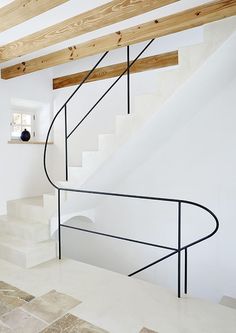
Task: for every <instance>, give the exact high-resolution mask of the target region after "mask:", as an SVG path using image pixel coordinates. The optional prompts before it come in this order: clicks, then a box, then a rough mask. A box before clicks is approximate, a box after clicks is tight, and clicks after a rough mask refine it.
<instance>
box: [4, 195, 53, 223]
mask: <svg viewBox="0 0 236 333" xmlns="http://www.w3.org/2000/svg"><path fill="white" fill-rule="evenodd" d="M7 215H8V216H11V217H16V218H19V219H22V220H31V221H32V222H33V221H34V222H40V223H48V219H49V215H50V214H49V212H47V210H46V209H45V208H44V205H43V196H41V197H32V198H23V199H18V200H11V201H8V202H7Z"/></svg>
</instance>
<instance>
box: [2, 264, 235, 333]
mask: <svg viewBox="0 0 236 333" xmlns="http://www.w3.org/2000/svg"><path fill="white" fill-rule="evenodd" d="M0 281H4V282H5V283H1V284H0V296H2V298H1V297H0V299H1V301H0V304H1V306H0V309H1V310H0V311H1V313H0V320H1V325H0V333H1V332H4V333H8V332H9V333H12V332H17V333H19V332H22V333H31V332H32V333H38V332H44V333H45V332H46V333H47V332H49V333H81V332H82V333H105V332H109V333H139V332H140V333H156V332H158V333H235V332H236V310H235V309H231V308H228V307H226V306H222V305H219V304H214V303H212V302H208V301H205V300H201V299H197V298H193V297H191V296H188V297H186V296H184V297H182V298H181V299H178V298H177V296H176V294H175V292H172V291H171V290H168V289H165V288H163V287H161V286H158V285H154V284H151V283H147V282H145V281H142V280H139V279H136V278H128V277H126V276H124V275H121V274H118V273H115V272H111V271H108V270H105V269H101V268H98V267H95V266H91V265H87V264H84V263H81V262H77V261H74V260H70V259H63V260H61V261H58V260H52V261H50V262H47V263H45V264H42V265H40V266H37V267H34V268H32V269H23V268H20V267H17V266H15V265H11V264H9V263H7V262H6V261H3V260H0ZM6 283H7V284H6ZM12 286H15V287H17V288H14V287H12ZM22 291H24V292H22ZM9 293H10V294H12V296H13V295H15V298H14V297H13V298H12V302H10V301H9V298H5V297H6V296H7V295H8V296H9ZM4 299H7V302H5V301H4ZM48 312H49V313H48ZM43 325H44V326H43ZM30 327H31V328H32V329H33V331H32V329H31V331H30ZM145 327H146V328H145Z"/></svg>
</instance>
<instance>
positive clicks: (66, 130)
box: [65, 104, 68, 181]
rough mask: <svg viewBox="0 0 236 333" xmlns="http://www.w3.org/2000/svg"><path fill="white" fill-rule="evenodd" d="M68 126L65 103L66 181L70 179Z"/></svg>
mask: <svg viewBox="0 0 236 333" xmlns="http://www.w3.org/2000/svg"><path fill="white" fill-rule="evenodd" d="M67 136H68V128H67V104H66V105H65V171H66V181H68V138H67Z"/></svg>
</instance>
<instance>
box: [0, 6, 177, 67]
mask: <svg viewBox="0 0 236 333" xmlns="http://www.w3.org/2000/svg"><path fill="white" fill-rule="evenodd" d="M178 1H179V0H113V1H110V2H108V3H106V4H104V5H102V6H99V7H97V8H94V9H92V10H89V11H87V12H85V13H82V14H79V15H77V16H74V17H72V18H69V19H67V20H65V21H63V22H60V23H58V24H55V25H53V26H51V27H49V28H46V29H43V30H41V31H38V32H36V33H33V34H31V35H29V36H26V37H23V38H21V39H19V40H16V41H14V42H11V43H9V44H7V45H4V46H2V47H0V62H4V61H8V60H11V59H14V58H16V57H20V56H23V55H25V54H29V53H31V52H35V51H38V50H40V49H43V48H46V47H48V46H51V45H54V44H57V43H60V42H63V41H65V40H68V39H71V38H74V37H78V36H80V35H82V34H85V33H88V32H91V31H94V30H97V29H100V28H103V27H106V26H108V25H111V24H114V23H117V22H120V21H123V20H126V19H129V18H132V17H134V16H137V15H140V14H144V13H146V12H149V11H152V10H154V9H157V8H160V7H163V6H166V5H169V4H171V3H174V2H178ZM21 2H22V1H21ZM24 2H25V1H24ZM31 2H33V1H31ZM41 2H43V1H42V0H41ZM47 2H48V3H51V0H50V1H47ZM52 2H53V1H52ZM54 2H55V1H54Z"/></svg>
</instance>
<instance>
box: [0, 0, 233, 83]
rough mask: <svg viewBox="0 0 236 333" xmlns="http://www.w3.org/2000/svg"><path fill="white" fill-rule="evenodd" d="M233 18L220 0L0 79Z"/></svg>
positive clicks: (13, 69) (228, 0) (9, 71)
mask: <svg viewBox="0 0 236 333" xmlns="http://www.w3.org/2000/svg"><path fill="white" fill-rule="evenodd" d="M233 15H236V0H220V1H213V2H210V3H207V4H205V5H201V6H197V7H194V8H192V9H188V10H185V11H183V12H180V13H177V14H173V15H170V16H167V17H163V18H161V19H156V20H154V21H151V22H148V23H145V24H141V25H138V26H135V27H132V28H129V29H125V30H122V31H118V32H115V33H111V34H109V35H106V36H103V37H100V38H97V39H94V40H91V41H88V42H85V43H82V44H79V45H75V46H72V47H69V48H66V49H63V50H60V51H57V52H53V53H51V54H48V55H45V56H42V57H39V58H34V59H32V60H29V61H26V62H22V63H20V64H17V65H14V66H10V67H7V68H3V69H2V73H1V74H2V78H3V79H10V78H14V77H17V76H21V75H25V74H29V73H33V72H35V71H39V70H42V69H45V68H50V67H53V66H56V65H60V64H64V63H67V62H70V61H73V60H78V59H81V58H84V57H87V56H91V55H95V54H99V53H102V52H105V51H107V50H114V49H117V48H120V47H124V46H127V45H132V44H136V43H139V42H143V41H146V40H149V39H152V38H158V37H162V36H166V35H169V34H172V33H176V32H179V31H183V30H186V29H191V28H194V27H199V26H201V25H203V24H206V23H210V22H213V21H217V20H221V19H224V18H226V17H230V16H233Z"/></svg>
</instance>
